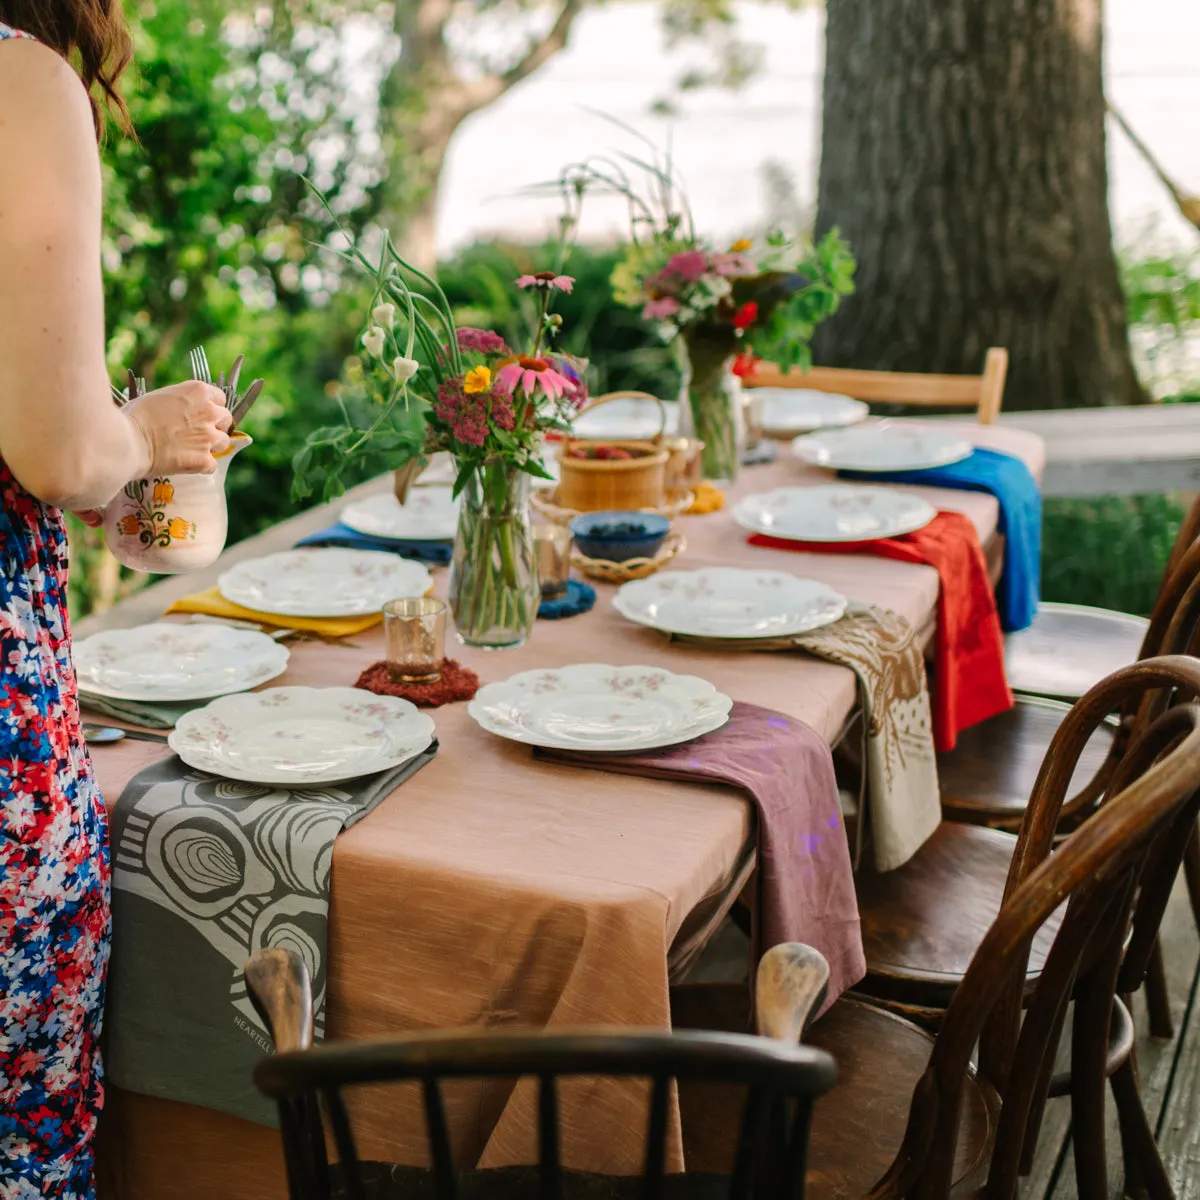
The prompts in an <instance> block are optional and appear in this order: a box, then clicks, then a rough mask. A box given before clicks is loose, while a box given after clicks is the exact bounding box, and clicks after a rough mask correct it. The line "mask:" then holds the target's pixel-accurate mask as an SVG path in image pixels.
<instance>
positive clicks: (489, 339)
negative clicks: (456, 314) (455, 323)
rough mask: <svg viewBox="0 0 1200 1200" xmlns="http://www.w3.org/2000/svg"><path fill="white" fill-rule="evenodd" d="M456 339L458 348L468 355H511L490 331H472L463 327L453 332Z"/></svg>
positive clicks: (502, 340) (505, 346) (502, 341)
mask: <svg viewBox="0 0 1200 1200" xmlns="http://www.w3.org/2000/svg"><path fill="white" fill-rule="evenodd" d="M455 333H456V335H457V337H458V348H459V349H460V350H464V351H466V352H467V353H468V354H511V353H512V351H511V350H510V349H509V348H508V346H507V345H506V344H505V341H504V339H503V338H502V337H501V336H500V335H499V334H498V333H493V332H492V331H491V330H490V329H474V328H472V327H471V326H470V325H464V326H463V327H462V328H461V329H457V330H455Z"/></svg>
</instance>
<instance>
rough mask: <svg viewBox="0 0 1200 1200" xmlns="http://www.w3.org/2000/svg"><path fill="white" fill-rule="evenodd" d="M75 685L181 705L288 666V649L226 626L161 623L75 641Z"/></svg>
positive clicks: (109, 695)
mask: <svg viewBox="0 0 1200 1200" xmlns="http://www.w3.org/2000/svg"><path fill="white" fill-rule="evenodd" d="M74 658H75V671H76V674H77V675H78V678H79V687H80V690H81V691H84V692H88V693H91V694H92V695H93V696H103V697H105V698H106V699H109V700H140V701H144V702H146V703H159V704H182V703H184V702H186V701H189V700H208V699H210V698H212V697H213V696H224V695H228V694H229V693H231V692H245V691H249V690H250V689H251V688H256V687H258V686H259V685H260V684H263V683H266V682H267V681H268V680H269V679H275V678H276V677H277V676H279V675H282V674H283V672H284V671H286V670H287V665H288V651H287V647H285V646H281V645H279V643H278V642H276V641H273V640H272V639H271V638H269V637H267V635H266V634H264V633H259V632H258V631H257V630H253V629H237V628H234V627H232V626H229V625H203V624H197V625H180V624H176V623H172V622H169V621H160V622H157V623H156V624H153V625H142V626H140V627H139V628H137V629H115V630H112V631H110V632H108V633H97V634H93V636H92V637H89V638H85V639H84V640H83V641H81V642H78V643H76V645H75V651H74Z"/></svg>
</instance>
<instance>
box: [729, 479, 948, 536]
mask: <svg viewBox="0 0 1200 1200" xmlns="http://www.w3.org/2000/svg"><path fill="white" fill-rule="evenodd" d="M936 515H937V512H936V510H935V509H934V507H933V505H932V504H930V503H929V501H927V500H923V499H921V497H920V496H916V495H914V494H913V493H911V492H894V491H891V490H890V489H888V488H881V487H856V486H854V485H853V484H848V483H832V484H826V485H824V486H821V487H791V488H776V490H775V491H773V492H759V493H756V494H755V495H753V496H746V497H744V498H743V499H741V500H739V501H738V503H737V504H736V505H734V509H733V519H734V520H735V521H737V523H738V524H739V525H741V526H742V528H744V529H749V530H751V531H752V532H754V533H765V534H767V535H769V536H770V537H778V538H787V539H789V540H791V541H795V542H867V541H871V540H873V539H875V538H886V537H896V536H898V535H899V534H902V533H912V532H913V531H914V530H917V529H923V528H924V527H925V526H926V525H928V524H929V522H930V521H932V520H933V518H934V517H935V516H936Z"/></svg>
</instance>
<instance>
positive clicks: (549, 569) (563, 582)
mask: <svg viewBox="0 0 1200 1200" xmlns="http://www.w3.org/2000/svg"><path fill="white" fill-rule="evenodd" d="M533 546H534V550H535V551H536V553H537V569H538V582H539V583H540V584H541V588H542V596H543V598H544V599H546V600H556V599H557V598H558V597H559V596H565V595H566V594H567V581H568V580H569V579H570V577H571V531H570V530H569V529H568V528H566V526H564V525H535V526H534V527H533Z"/></svg>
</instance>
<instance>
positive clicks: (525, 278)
mask: <svg viewBox="0 0 1200 1200" xmlns="http://www.w3.org/2000/svg"><path fill="white" fill-rule="evenodd" d="M574 286H575V280H574V278H573V277H572V276H570V275H555V273H554V272H553V271H539V272H538V273H537V274H536V275H522V276H521V277H520V278H519V279H518V280H517V287H519V288H539V289H541V290H542V291H545V292H568V293H569V292H570V291H571V289H572V288H573V287H574Z"/></svg>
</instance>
